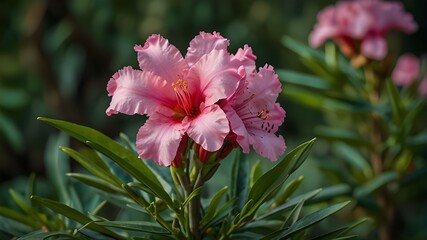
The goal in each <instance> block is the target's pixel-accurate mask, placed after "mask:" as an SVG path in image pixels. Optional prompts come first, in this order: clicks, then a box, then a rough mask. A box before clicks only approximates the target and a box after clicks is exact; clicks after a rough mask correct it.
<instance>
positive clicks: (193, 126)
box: [187, 105, 230, 152]
mask: <svg viewBox="0 0 427 240" xmlns="http://www.w3.org/2000/svg"><path fill="white" fill-rule="evenodd" d="M189 121H191V122H190V127H189V128H188V130H187V134H188V136H189V137H190V138H192V139H193V140H194V141H195V142H196V143H197V144H200V145H201V146H202V147H203V148H204V149H205V150H207V151H210V152H214V151H217V150H219V149H220V148H221V147H222V145H223V143H224V139H225V137H226V136H227V134H228V133H229V132H230V128H229V125H228V120H227V116H226V115H225V113H224V111H222V109H221V108H220V107H219V106H218V105H211V106H208V107H206V108H204V109H201V113H200V114H199V115H198V116H197V117H196V118H194V119H191V120H189Z"/></svg>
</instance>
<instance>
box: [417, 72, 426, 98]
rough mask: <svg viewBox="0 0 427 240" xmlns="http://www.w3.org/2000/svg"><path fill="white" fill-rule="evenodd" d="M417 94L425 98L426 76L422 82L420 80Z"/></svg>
mask: <svg viewBox="0 0 427 240" xmlns="http://www.w3.org/2000/svg"><path fill="white" fill-rule="evenodd" d="M418 92H419V93H420V95H421V96H423V97H427V75H426V76H424V79H423V80H421V83H420V86H419V87H418Z"/></svg>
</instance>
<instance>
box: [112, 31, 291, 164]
mask: <svg viewBox="0 0 427 240" xmlns="http://www.w3.org/2000/svg"><path fill="white" fill-rule="evenodd" d="M228 45H229V41H228V40H227V39H225V38H224V37H222V36H221V35H220V34H219V33H216V32H214V33H205V32H201V33H200V34H199V35H198V36H196V37H195V38H194V39H193V40H192V41H191V42H190V45H189V47H188V49H187V54H186V55H185V58H184V57H183V56H182V55H181V53H180V52H179V50H178V49H177V48H176V47H175V46H173V45H172V44H170V43H169V41H168V40H167V39H165V38H163V37H162V36H160V35H152V36H150V37H149V38H148V39H147V40H146V42H145V44H144V46H139V45H137V46H135V47H134V49H135V51H136V52H137V55H138V62H139V67H140V69H141V70H134V69H132V68H131V67H125V68H123V69H121V70H119V71H118V72H117V73H116V74H114V75H113V77H112V78H111V79H110V81H109V82H108V85H107V91H108V95H109V96H111V97H112V99H111V103H110V106H109V107H108V109H107V110H106V113H107V115H109V116H110V115H112V114H117V113H124V114H128V115H133V114H140V115H144V114H146V115H147V116H148V117H149V118H148V120H147V121H146V123H145V124H144V125H143V126H142V127H141V128H140V129H139V132H138V134H137V141H136V147H137V150H138V154H139V157H140V158H142V159H152V160H154V161H155V162H156V163H157V164H159V165H162V166H169V165H171V164H172V165H174V166H175V165H180V163H179V161H180V158H179V155H180V151H182V149H185V146H186V144H187V143H188V142H189V140H191V141H192V142H193V143H194V145H195V146H196V149H198V150H199V151H197V153H196V154H201V155H203V154H205V155H206V152H222V154H221V156H222V157H224V155H225V153H227V152H229V149H230V147H235V146H240V147H241V148H242V149H243V151H244V152H245V153H247V152H249V148H250V146H252V147H253V148H254V149H255V151H256V152H257V153H259V154H260V155H262V156H265V157H267V158H269V159H271V160H276V159H277V158H278V157H279V155H280V154H282V153H283V152H284V151H285V148H286V146H285V142H284V139H283V137H282V136H276V135H275V132H276V131H277V130H278V127H279V126H280V125H281V124H282V123H283V121H284V118H285V111H284V110H283V109H282V108H281V107H280V106H279V104H278V103H276V99H277V97H278V94H279V93H280V91H281V84H280V82H279V80H278V78H277V75H276V74H275V73H274V70H273V68H272V67H271V66H268V65H266V66H264V67H262V68H260V69H259V71H258V72H257V71H256V67H255V59H256V57H255V55H254V54H253V53H252V49H251V48H250V47H248V46H244V48H241V49H239V50H238V51H237V53H236V54H230V53H229V52H228V50H227V47H228ZM200 158H201V160H202V161H203V159H204V158H203V157H202V156H201V157H200ZM174 161H175V162H174Z"/></svg>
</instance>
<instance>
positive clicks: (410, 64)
mask: <svg viewBox="0 0 427 240" xmlns="http://www.w3.org/2000/svg"><path fill="white" fill-rule="evenodd" d="M419 75H420V61H419V60H418V58H417V57H416V56H414V55H413V54H404V55H402V56H400V57H399V59H398V60H397V63H396V66H395V67H394V69H393V73H392V75H391V77H392V79H393V82H394V83H395V84H396V85H398V86H409V85H411V84H412V83H413V82H414V81H415V80H417V78H418V77H419Z"/></svg>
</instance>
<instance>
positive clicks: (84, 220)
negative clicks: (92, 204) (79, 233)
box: [31, 195, 125, 239]
mask: <svg viewBox="0 0 427 240" xmlns="http://www.w3.org/2000/svg"><path fill="white" fill-rule="evenodd" d="M31 199H33V200H34V201H36V202H38V203H40V204H42V205H44V206H46V207H48V208H50V209H51V210H53V211H54V212H57V213H59V214H61V215H64V216H65V217H67V218H70V219H72V220H74V221H76V222H79V223H81V224H83V225H85V226H86V228H88V229H91V230H94V231H96V232H100V233H102V234H105V235H107V236H111V237H113V238H115V239H125V238H124V237H123V236H121V235H119V234H117V233H115V232H113V231H111V230H109V229H107V228H105V227H103V226H100V225H98V224H97V223H96V222H93V221H92V219H90V218H89V217H87V216H86V215H84V214H83V213H81V212H79V211H77V210H75V209H73V208H70V207H68V206H67V205H65V204H63V203H60V202H56V201H53V200H50V199H45V198H42V197H38V196H34V195H33V196H31Z"/></svg>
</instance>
